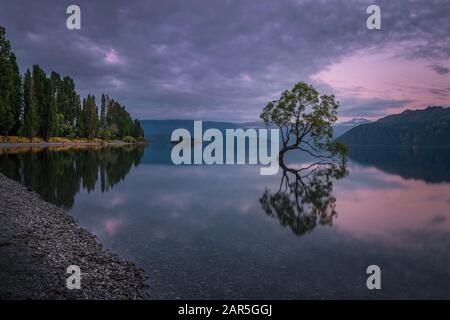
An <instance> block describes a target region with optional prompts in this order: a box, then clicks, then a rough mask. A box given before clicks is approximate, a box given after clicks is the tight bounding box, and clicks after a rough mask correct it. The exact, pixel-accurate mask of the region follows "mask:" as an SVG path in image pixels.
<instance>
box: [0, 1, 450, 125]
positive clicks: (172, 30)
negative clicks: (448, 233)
mask: <svg viewBox="0 0 450 320" xmlns="http://www.w3.org/2000/svg"><path fill="white" fill-rule="evenodd" d="M372 2H373V1H362V0H350V1H345V2H344V1H317V0H314V1H313V0H311V1H290V0H283V1H272V0H246V1H239V0H188V1H182V0H180V1H175V0H173V1H147V0H137V1H111V0H108V1H70V2H69V1H56V0H55V1H46V0H43V1H42V0H41V1H34V2H31V1H21V0H19V1H18V0H14V1H13V0H0V24H1V25H4V26H5V27H6V29H7V35H8V37H9V38H10V39H11V41H12V44H13V47H14V49H15V51H16V53H17V55H18V58H19V62H20V64H21V68H22V70H24V69H26V68H28V67H31V65H32V64H33V63H38V64H40V65H42V66H43V67H44V68H45V69H46V70H47V71H51V70H56V71H58V72H60V73H63V74H69V75H71V76H73V77H74V78H75V80H76V83H77V85H78V89H79V90H80V91H81V93H82V94H83V95H84V94H87V93H88V92H93V93H95V94H97V95H98V94H99V93H101V92H103V91H106V92H108V93H110V95H112V96H114V97H116V98H118V99H119V100H120V101H122V102H124V103H125V104H126V105H127V107H128V108H129V109H130V110H131V111H132V113H133V114H134V115H137V116H139V117H140V118H202V119H215V120H230V119H231V120H254V119H255V118H256V117H257V115H258V113H259V111H260V109H261V108H262V107H263V106H264V104H265V103H266V101H268V100H270V99H273V98H276V97H277V96H278V95H279V93H280V92H281V91H282V90H284V89H286V88H290V87H291V86H292V85H293V84H294V83H295V82H297V81H300V80H306V81H310V80H309V77H310V76H311V75H312V74H314V73H316V72H318V71H320V70H322V69H323V68H324V67H326V66H327V65H329V64H331V63H333V62H337V61H339V60H340V59H341V58H342V57H345V56H346V55H350V54H351V53H352V52H354V51H355V50H358V49H361V48H367V47H373V46H383V45H384V44H386V43H390V42H395V41H411V44H410V47H409V48H408V50H407V52H406V53H405V55H408V56H410V57H429V58H432V57H443V56H446V57H448V56H449V54H450V51H449V50H450V49H449V46H448V38H449V35H450V32H449V28H450V26H449V24H448V23H447V19H448V16H449V11H448V10H449V1H438V0H436V1H428V0H427V1H426V0H423V1H415V2H413V3H410V2H409V1H379V2H378V4H380V6H381V8H382V18H383V20H382V21H383V25H382V30H381V31H380V32H378V31H377V32H371V31H369V30H367V29H366V27H365V23H366V18H367V14H366V13H365V9H366V7H367V6H368V5H369V4H372ZM69 4H78V5H79V6H80V7H81V11H82V30H81V31H69V30H67V29H66V28H65V19H66V14H65V11H66V8H67V6H68V5H69ZM350 109H351V108H348V110H350Z"/></svg>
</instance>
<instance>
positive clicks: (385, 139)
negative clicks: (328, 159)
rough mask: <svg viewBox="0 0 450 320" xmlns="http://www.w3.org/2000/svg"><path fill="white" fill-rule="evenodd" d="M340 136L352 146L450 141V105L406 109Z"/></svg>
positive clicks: (429, 143) (430, 143)
mask: <svg viewBox="0 0 450 320" xmlns="http://www.w3.org/2000/svg"><path fill="white" fill-rule="evenodd" d="M337 140H338V141H340V142H342V143H345V144H347V145H350V146H352V145H359V146H369V145H380V146H381V145H386V146H400V145H402V146H414V145H416V146H419V145H423V146H438V145H450V108H444V107H436V106H435V107H428V108H426V109H423V110H406V111H404V112H402V113H400V114H394V115H390V116H387V117H385V118H382V119H380V120H378V121H375V122H371V123H367V124H362V125H359V126H356V127H354V128H352V129H351V130H349V131H347V132H346V133H344V134H343V135H342V136H340V137H339V138H338V139H337Z"/></svg>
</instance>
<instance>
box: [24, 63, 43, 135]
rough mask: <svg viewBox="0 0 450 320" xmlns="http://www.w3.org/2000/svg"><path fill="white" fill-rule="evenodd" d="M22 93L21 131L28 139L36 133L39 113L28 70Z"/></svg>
mask: <svg viewBox="0 0 450 320" xmlns="http://www.w3.org/2000/svg"><path fill="white" fill-rule="evenodd" d="M23 94H24V124H23V131H22V133H23V134H24V135H25V136H27V137H29V138H30V139H31V138H33V137H35V136H36V135H37V134H38V130H39V115H38V110H37V100H36V95H35V88H34V82H33V78H32V76H31V72H30V70H27V72H26V73H25V77H24V83H23Z"/></svg>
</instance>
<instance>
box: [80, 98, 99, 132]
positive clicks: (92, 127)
mask: <svg viewBox="0 0 450 320" xmlns="http://www.w3.org/2000/svg"><path fill="white" fill-rule="evenodd" d="M83 113H84V121H85V126H86V127H85V130H86V134H85V137H86V138H88V139H93V138H95V137H96V136H97V125H98V108H97V105H96V103H95V96H91V95H88V97H87V99H86V104H85V105H84V106H83Z"/></svg>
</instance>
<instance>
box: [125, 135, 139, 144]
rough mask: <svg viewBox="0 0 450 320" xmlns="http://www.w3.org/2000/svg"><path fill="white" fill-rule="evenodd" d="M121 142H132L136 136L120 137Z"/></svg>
mask: <svg viewBox="0 0 450 320" xmlns="http://www.w3.org/2000/svg"><path fill="white" fill-rule="evenodd" d="M122 141H123V142H127V143H134V142H136V138H134V137H131V136H125V137H123V138H122Z"/></svg>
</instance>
